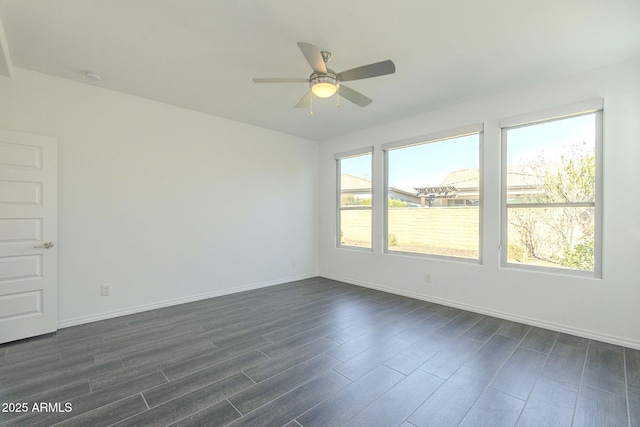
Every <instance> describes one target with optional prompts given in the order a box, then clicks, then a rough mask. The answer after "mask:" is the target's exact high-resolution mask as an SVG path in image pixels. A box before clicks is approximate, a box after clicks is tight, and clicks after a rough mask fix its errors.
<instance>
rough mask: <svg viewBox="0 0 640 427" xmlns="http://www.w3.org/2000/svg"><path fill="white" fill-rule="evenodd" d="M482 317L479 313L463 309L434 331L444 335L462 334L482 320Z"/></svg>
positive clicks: (454, 335)
mask: <svg viewBox="0 0 640 427" xmlns="http://www.w3.org/2000/svg"><path fill="white" fill-rule="evenodd" d="M483 317H484V316H482V315H481V314H477V313H472V312H470V311H464V312H462V313H460V315H458V316H457V317H455V318H453V319H451V321H449V322H447V323H445V324H444V325H442V327H440V328H438V329H437V330H436V331H435V333H436V334H440V335H444V336H446V337H456V336H458V335H462V334H463V333H465V332H466V331H467V330H468V329H471V327H472V326H474V325H475V324H476V323H478V322H479V321H480V320H482V319H483Z"/></svg>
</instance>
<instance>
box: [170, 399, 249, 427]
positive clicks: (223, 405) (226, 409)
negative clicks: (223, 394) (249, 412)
mask: <svg viewBox="0 0 640 427" xmlns="http://www.w3.org/2000/svg"><path fill="white" fill-rule="evenodd" d="M238 418H240V413H239V412H238V411H236V408H234V407H233V405H231V403H229V401H228V400H222V401H220V402H218V403H214V404H213V405H211V406H209V407H207V408H204V409H202V410H200V411H198V412H196V413H194V414H193V415H189V416H188V417H185V418H183V419H181V420H180V421H176V422H175V423H173V424H170V426H171V427H193V426H197V427H218V426H224V425H227V424H229V423H230V422H232V421H234V420H237V419H238Z"/></svg>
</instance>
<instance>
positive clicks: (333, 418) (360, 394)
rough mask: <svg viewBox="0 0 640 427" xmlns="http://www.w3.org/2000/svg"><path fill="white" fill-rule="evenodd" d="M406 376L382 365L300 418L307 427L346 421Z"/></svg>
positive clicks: (334, 424)
mask: <svg viewBox="0 0 640 427" xmlns="http://www.w3.org/2000/svg"><path fill="white" fill-rule="evenodd" d="M402 379H404V375H402V374H400V373H399V372H396V371H394V370H392V369H389V368H387V367H385V366H378V367H377V368H376V369H374V370H372V371H371V372H369V373H368V374H366V375H364V376H362V377H361V378H360V379H358V380H357V381H354V382H353V383H352V384H349V385H348V386H347V387H345V388H344V389H342V390H341V391H340V392H339V393H336V394H335V395H333V396H331V397H329V398H327V399H326V400H325V401H324V402H322V403H320V404H318V405H317V406H315V407H314V408H313V409H311V410H310V411H308V412H306V413H305V414H303V415H301V416H300V417H298V418H297V421H298V423H300V424H301V425H302V426H303V427H319V426H341V425H344V424H345V423H346V422H347V421H348V420H349V419H351V418H352V417H354V416H355V415H356V414H357V413H358V412H360V411H362V410H363V409H365V408H366V407H367V406H369V405H370V404H371V402H373V401H375V400H376V399H377V398H379V397H380V396H381V395H383V394H384V393H385V392H386V391H387V390H389V389H390V388H391V387H393V386H394V385H395V384H397V383H398V382H400V381H401V380H402ZM349 424H351V422H349Z"/></svg>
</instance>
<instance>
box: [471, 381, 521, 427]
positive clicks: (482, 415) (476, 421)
mask: <svg viewBox="0 0 640 427" xmlns="http://www.w3.org/2000/svg"><path fill="white" fill-rule="evenodd" d="M523 407H524V401H522V400H520V399H517V398H515V397H513V396H509V395H508V394H506V393H503V392H501V391H499V390H496V389H495V388H492V387H488V388H487V389H486V390H485V391H484V393H482V395H481V396H480V398H478V400H477V401H476V403H475V404H474V405H473V407H472V408H471V410H470V411H469V412H468V413H467V415H466V416H465V417H464V419H463V420H462V422H461V423H460V424H459V427H478V426H491V427H512V426H513V425H514V424H515V422H516V420H517V419H518V416H519V415H520V412H521V411H522V408H523Z"/></svg>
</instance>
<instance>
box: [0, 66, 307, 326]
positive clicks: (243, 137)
mask: <svg viewBox="0 0 640 427" xmlns="http://www.w3.org/2000/svg"><path fill="white" fill-rule="evenodd" d="M0 112H1V113H0V128H3V129H8V130H16V131H22V132H28V133H36V134H43V135H50V136H55V137H57V138H58V153H59V155H58V164H59V177H58V182H59V195H58V199H59V205H58V206H59V207H58V212H59V216H58V236H59V241H58V242H56V243H57V244H59V248H58V254H59V261H58V263H59V315H58V319H59V322H58V323H59V325H60V326H66V325H71V324H76V323H83V322H86V321H90V320H95V319H100V318H106V317H111V316H114V315H117V314H124V313H128V312H134V311H139V310H142V309H148V308H151V307H156V306H162V305H166V304H171V303H177V302H181V301H188V300H191V299H197V298H202V297H204V296H214V295H220V294H223V293H228V292H235V291H240V290H243V289H249V288H252V287H259V286H265V285H271V284H276V283H281V282H286V281H289V280H294V279H300V278H305V277H312V276H316V275H317V274H318V197H317V194H318V161H317V157H318V143H317V142H313V141H308V140H304V139H301V138H296V137H292V136H288V135H284V134H280V133H277V132H273V131H269V130H265V129H261V128H257V127H254V126H249V125H245V124H241V123H237V122H233V121H230V120H225V119H221V118H216V117H212V116H208V115H205V114H200V113H196V112H193V111H189V110H185V109H181V108H177V107H172V106H169V105H165V104H161V103H157V102H153V101H148V100H145V99H140V98H135V97H131V96H127V95H123V94H120V93H116V92H112V91H107V90H103V89H100V88H95V87H93V86H90V85H85V84H79V83H74V82H70V81H66V80H62V79H58V78H54V77H50V76H47V75H43V74H38V73H34V72H31V71H28V70H24V69H20V68H16V69H15V74H14V76H13V77H12V78H7V77H0ZM292 260H295V261H296V263H295V264H296V265H295V267H293V266H292ZM103 283H111V285H112V295H111V296H109V297H101V296H100V285H101V284H103Z"/></svg>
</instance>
